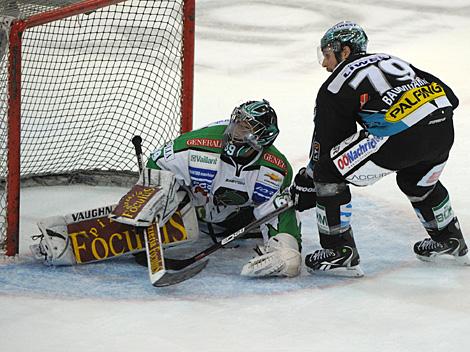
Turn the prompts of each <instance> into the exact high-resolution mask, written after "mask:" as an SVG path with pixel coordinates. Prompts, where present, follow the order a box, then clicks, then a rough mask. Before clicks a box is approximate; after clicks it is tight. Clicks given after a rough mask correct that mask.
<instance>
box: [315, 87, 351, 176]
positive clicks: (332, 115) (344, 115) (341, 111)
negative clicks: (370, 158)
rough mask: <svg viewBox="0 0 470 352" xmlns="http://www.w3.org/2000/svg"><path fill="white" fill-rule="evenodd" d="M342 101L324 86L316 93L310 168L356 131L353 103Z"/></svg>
mask: <svg viewBox="0 0 470 352" xmlns="http://www.w3.org/2000/svg"><path fill="white" fill-rule="evenodd" d="M327 82H328V81H327ZM343 100H344V99H342V97H340V96H337V97H334V95H333V93H331V92H329V91H327V89H326V84H325V85H324V86H322V88H321V89H320V91H319V92H318V96H317V99H316V106H315V116H314V131H313V136H312V144H311V147H310V165H311V166H313V165H314V164H315V162H316V161H318V160H319V159H320V158H321V157H323V156H325V157H327V156H328V155H329V154H330V150H331V148H333V147H334V146H335V145H337V144H339V143H340V142H341V141H342V140H344V139H346V138H347V137H349V136H351V135H352V134H354V133H355V132H356V131H357V122H356V118H355V116H356V114H355V108H356V106H355V102H354V101H353V100H352V99H349V100H351V101H350V102H347V101H343ZM312 168H313V167H312Z"/></svg>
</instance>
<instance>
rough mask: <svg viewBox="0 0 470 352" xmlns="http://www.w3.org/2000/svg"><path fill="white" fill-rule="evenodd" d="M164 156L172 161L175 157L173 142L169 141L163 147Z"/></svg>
mask: <svg viewBox="0 0 470 352" xmlns="http://www.w3.org/2000/svg"><path fill="white" fill-rule="evenodd" d="M163 156H164V158H165V160H166V161H170V160H173V159H174V158H175V153H174V152H173V142H171V143H168V144H167V145H165V146H164V147H163Z"/></svg>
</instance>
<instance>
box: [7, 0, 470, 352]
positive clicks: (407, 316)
mask: <svg viewBox="0 0 470 352" xmlns="http://www.w3.org/2000/svg"><path fill="white" fill-rule="evenodd" d="M345 19H350V20H355V21H357V22H359V23H360V24H361V25H362V26H363V27H364V28H365V30H366V31H367V33H368V35H369V38H370V45H369V48H370V51H371V52H387V53H390V54H393V55H396V56H399V57H401V58H403V59H405V60H408V61H410V62H412V63H414V64H415V65H416V66H418V67H420V68H422V69H424V70H429V71H430V72H433V73H435V74H436V75H438V76H439V77H440V78H442V79H443V80H444V81H445V82H446V83H448V84H449V85H450V86H451V87H453V88H454V90H455V92H456V94H457V95H458V96H459V98H460V102H461V106H460V107H459V109H458V110H457V111H456V115H455V126H456V140H455V146H454V149H453V151H452V155H451V158H450V160H449V162H448V164H447V167H446V169H445V171H444V173H443V176H442V181H443V183H444V184H445V185H446V187H447V188H448V189H449V191H450V194H451V200H452V204H453V207H454V210H455V212H456V213H457V215H458V216H459V219H460V222H461V224H462V227H463V229H464V232H465V231H467V234H468V229H470V205H469V202H468V198H467V197H468V195H469V193H470V192H469V190H468V182H467V180H468V178H469V176H470V170H469V163H468V155H467V154H468V152H469V150H470V149H469V146H470V140H469V139H468V136H467V135H468V131H469V129H470V120H469V118H468V115H469V114H470V108H469V106H470V89H469V86H468V73H469V72H470V62H469V60H467V59H466V57H467V56H468V55H467V54H468V53H470V49H469V48H468V45H466V44H467V43H468V37H469V34H470V2H469V1H468V0H460V1H453V2H447V3H445V4H444V3H443V2H442V1H437V0H429V1H426V2H417V3H413V4H412V3H409V2H403V1H372V0H367V1H352V0H351V1H328V2H325V1H316V0H292V1H281V0H270V1H265V0H259V1H253V0H252V1H248V0H242V1H231V0H198V1H197V28H196V33H197V45H196V77H195V92H196V95H195V127H199V126H202V125H205V124H207V123H209V122H211V121H213V120H218V119H221V118H225V117H227V116H228V114H229V113H230V112H231V110H232V109H233V107H234V106H235V105H237V104H238V103H241V102H243V101H245V100H247V99H259V98H266V99H268V100H269V101H270V102H271V104H272V105H273V106H274V108H275V109H276V111H277V112H278V116H279V124H280V128H281V134H280V136H279V139H278V143H277V144H278V145H279V147H280V149H281V150H283V151H284V152H285V154H286V155H287V156H288V158H289V159H290V160H291V161H292V164H293V166H294V169H295V170H297V169H298V168H299V167H301V166H302V165H303V164H304V163H305V162H306V160H307V154H308V149H309V142H310V138H311V133H312V130H313V126H312V115H313V107H314V99H315V95H316V91H317V89H318V87H319V86H320V85H321V83H322V82H323V80H325V79H326V78H327V77H328V74H327V73H326V72H325V71H324V70H323V69H322V68H321V67H320V66H319V65H318V64H317V61H316V46H317V43H318V41H319V39H320V37H321V36H322V34H323V33H324V32H325V30H326V29H327V28H328V27H330V26H331V25H333V24H335V23H336V22H339V21H341V20H345ZM125 191H126V190H125V189H120V188H110V187H88V186H70V187H49V188H30V189H24V190H23V191H22V194H21V199H22V209H21V211H22V215H23V217H22V223H21V232H22V240H21V243H20V245H21V254H22V256H21V259H20V262H19V263H16V264H7V263H3V264H0V314H1V318H0V336H1V338H0V350H1V351H2V352H3V351H46V350H47V351H61V352H63V351H71V352H74V351H87V352H89V351H113V352H114V351H131V350H136V351H172V352H179V351H214V352H215V351H217V352H218V351H243V352H246V351H270V352H274V351H316V350H319V351H321V350H328V351H344V350H347V351H426V352H430V351H443V350H447V351H455V350H466V349H468V348H467V347H466V342H467V335H468V333H469V332H470V317H469V314H470V298H469V297H470V268H468V267H460V266H456V265H454V264H453V263H450V262H449V263H443V264H439V265H437V264H427V263H422V262H419V261H417V260H416V259H415V258H414V255H413V252H412V245H413V243H414V242H415V241H417V240H419V239H421V238H423V236H425V233H424V231H423V229H422V228H421V226H420V224H419V223H418V221H417V219H416V218H415V215H414V212H413V210H412V209H411V206H410V204H409V203H408V201H407V200H406V198H405V197H404V196H403V195H402V194H400V192H399V190H398V188H397V186H396V185H395V184H394V177H393V176H389V177H388V178H386V179H384V180H382V181H380V182H379V183H378V184H376V185H374V186H372V187H369V188H361V189H358V188H354V189H352V192H353V207H354V213H353V222H352V223H353V227H354V231H355V236H356V241H357V245H358V248H359V251H360V254H361V259H362V267H363V269H364V271H365V273H366V276H365V277H364V278H362V279H345V278H337V277H328V276H312V275H310V274H308V273H307V272H306V271H305V270H303V271H302V273H301V275H300V277H297V278H293V279H267V280H253V279H247V278H243V277H240V276H239V275H238V274H239V271H240V269H241V267H242V265H243V264H244V263H245V261H246V260H248V259H250V258H251V257H252V255H253V254H254V252H252V248H253V247H254V245H255V243H256V240H245V241H238V242H237V243H236V244H237V246H238V247H237V248H229V249H222V250H220V251H218V252H216V253H214V254H213V255H211V257H210V262H209V264H208V266H207V268H206V269H205V270H204V271H203V272H202V273H200V274H199V275H197V276H196V277H195V278H193V279H191V280H188V281H187V282H184V283H182V284H180V285H176V286H172V287H166V288H160V289H156V288H154V287H152V286H151V285H150V283H149V281H148V278H147V272H146V269H145V268H142V267H139V266H137V265H135V264H134V263H133V259H132V258H122V259H120V260H114V261H109V262H104V263H98V264H94V265H84V266H76V267H73V268H46V267H43V266H42V265H40V264H38V263H34V262H33V261H32V259H31V256H30V255H29V253H28V251H27V246H28V245H29V243H30V240H29V239H28V237H27V236H26V234H34V233H36V232H37V229H36V225H35V222H36V221H37V220H38V219H41V218H43V217H47V216H51V215H58V214H65V213H67V212H71V211H76V210H83V209H89V208H95V207H97V206H100V205H105V204H110V203H113V202H116V201H117V200H118V199H119V198H120V197H121V195H122V194H123V193H125ZM302 221H303V229H304V231H303V232H304V242H303V255H305V254H306V253H308V252H310V251H312V250H314V249H316V248H318V238H317V232H316V229H315V220H314V217H313V212H311V211H307V212H304V213H302ZM467 237H468V235H467ZM210 244H211V242H210V240H207V239H206V240H204V241H201V242H200V243H198V247H197V248H194V249H185V250H184V251H183V253H181V255H182V256H186V255H188V256H190V255H191V254H193V253H195V252H196V250H197V249H201V248H204V247H206V246H208V245H210Z"/></svg>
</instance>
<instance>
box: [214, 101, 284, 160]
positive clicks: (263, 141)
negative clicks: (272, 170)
mask: <svg viewBox="0 0 470 352" xmlns="http://www.w3.org/2000/svg"><path fill="white" fill-rule="evenodd" d="M259 108H262V109H259ZM260 110H261V111H260ZM276 120H277V119H276V114H275V112H274V110H272V108H271V107H270V106H269V103H268V102H267V101H266V100H263V101H262V102H248V103H245V104H242V105H241V106H239V107H236V108H235V109H234V110H233V112H232V115H231V117H230V122H229V125H228V126H227V128H226V129H225V132H224V139H223V148H224V153H225V154H226V155H228V156H234V157H244V156H247V154H249V153H250V152H251V151H253V150H254V151H257V152H260V151H261V150H262V149H263V148H265V147H268V146H270V145H271V144H272V143H273V142H274V140H275V139H276V137H277V135H278V134H279V129H278V128H277V121H276Z"/></svg>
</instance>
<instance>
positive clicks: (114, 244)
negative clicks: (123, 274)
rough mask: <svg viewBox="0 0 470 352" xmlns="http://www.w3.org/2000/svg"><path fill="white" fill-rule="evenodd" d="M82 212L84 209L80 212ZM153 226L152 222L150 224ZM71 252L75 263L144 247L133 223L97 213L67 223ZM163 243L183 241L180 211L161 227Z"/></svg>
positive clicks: (140, 235)
mask: <svg viewBox="0 0 470 352" xmlns="http://www.w3.org/2000/svg"><path fill="white" fill-rule="evenodd" d="M82 213H85V212H82ZM153 226H154V225H153ZM67 232H68V233H69V238H70V243H71V244H72V250H73V254H74V256H75V259H76V261H77V263H78V264H82V263H88V262H94V261H98V260H104V259H108V258H112V257H115V256H120V255H122V254H124V253H128V252H135V251H138V250H142V249H144V243H145V242H144V236H143V234H141V233H137V232H136V231H135V228H134V227H133V226H129V225H125V224H121V223H119V222H116V221H113V220H111V219H110V218H108V216H107V215H104V216H99V217H96V218H94V219H89V220H85V221H81V222H77V223H69V224H67ZM160 232H161V234H162V241H163V243H164V244H167V243H174V242H179V241H185V240H187V238H188V234H187V232H186V229H185V227H184V224H183V218H182V216H181V213H180V212H179V211H177V212H175V213H174V214H173V216H172V217H171V219H170V220H169V221H168V222H167V223H166V224H165V225H163V227H161V228H160Z"/></svg>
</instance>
